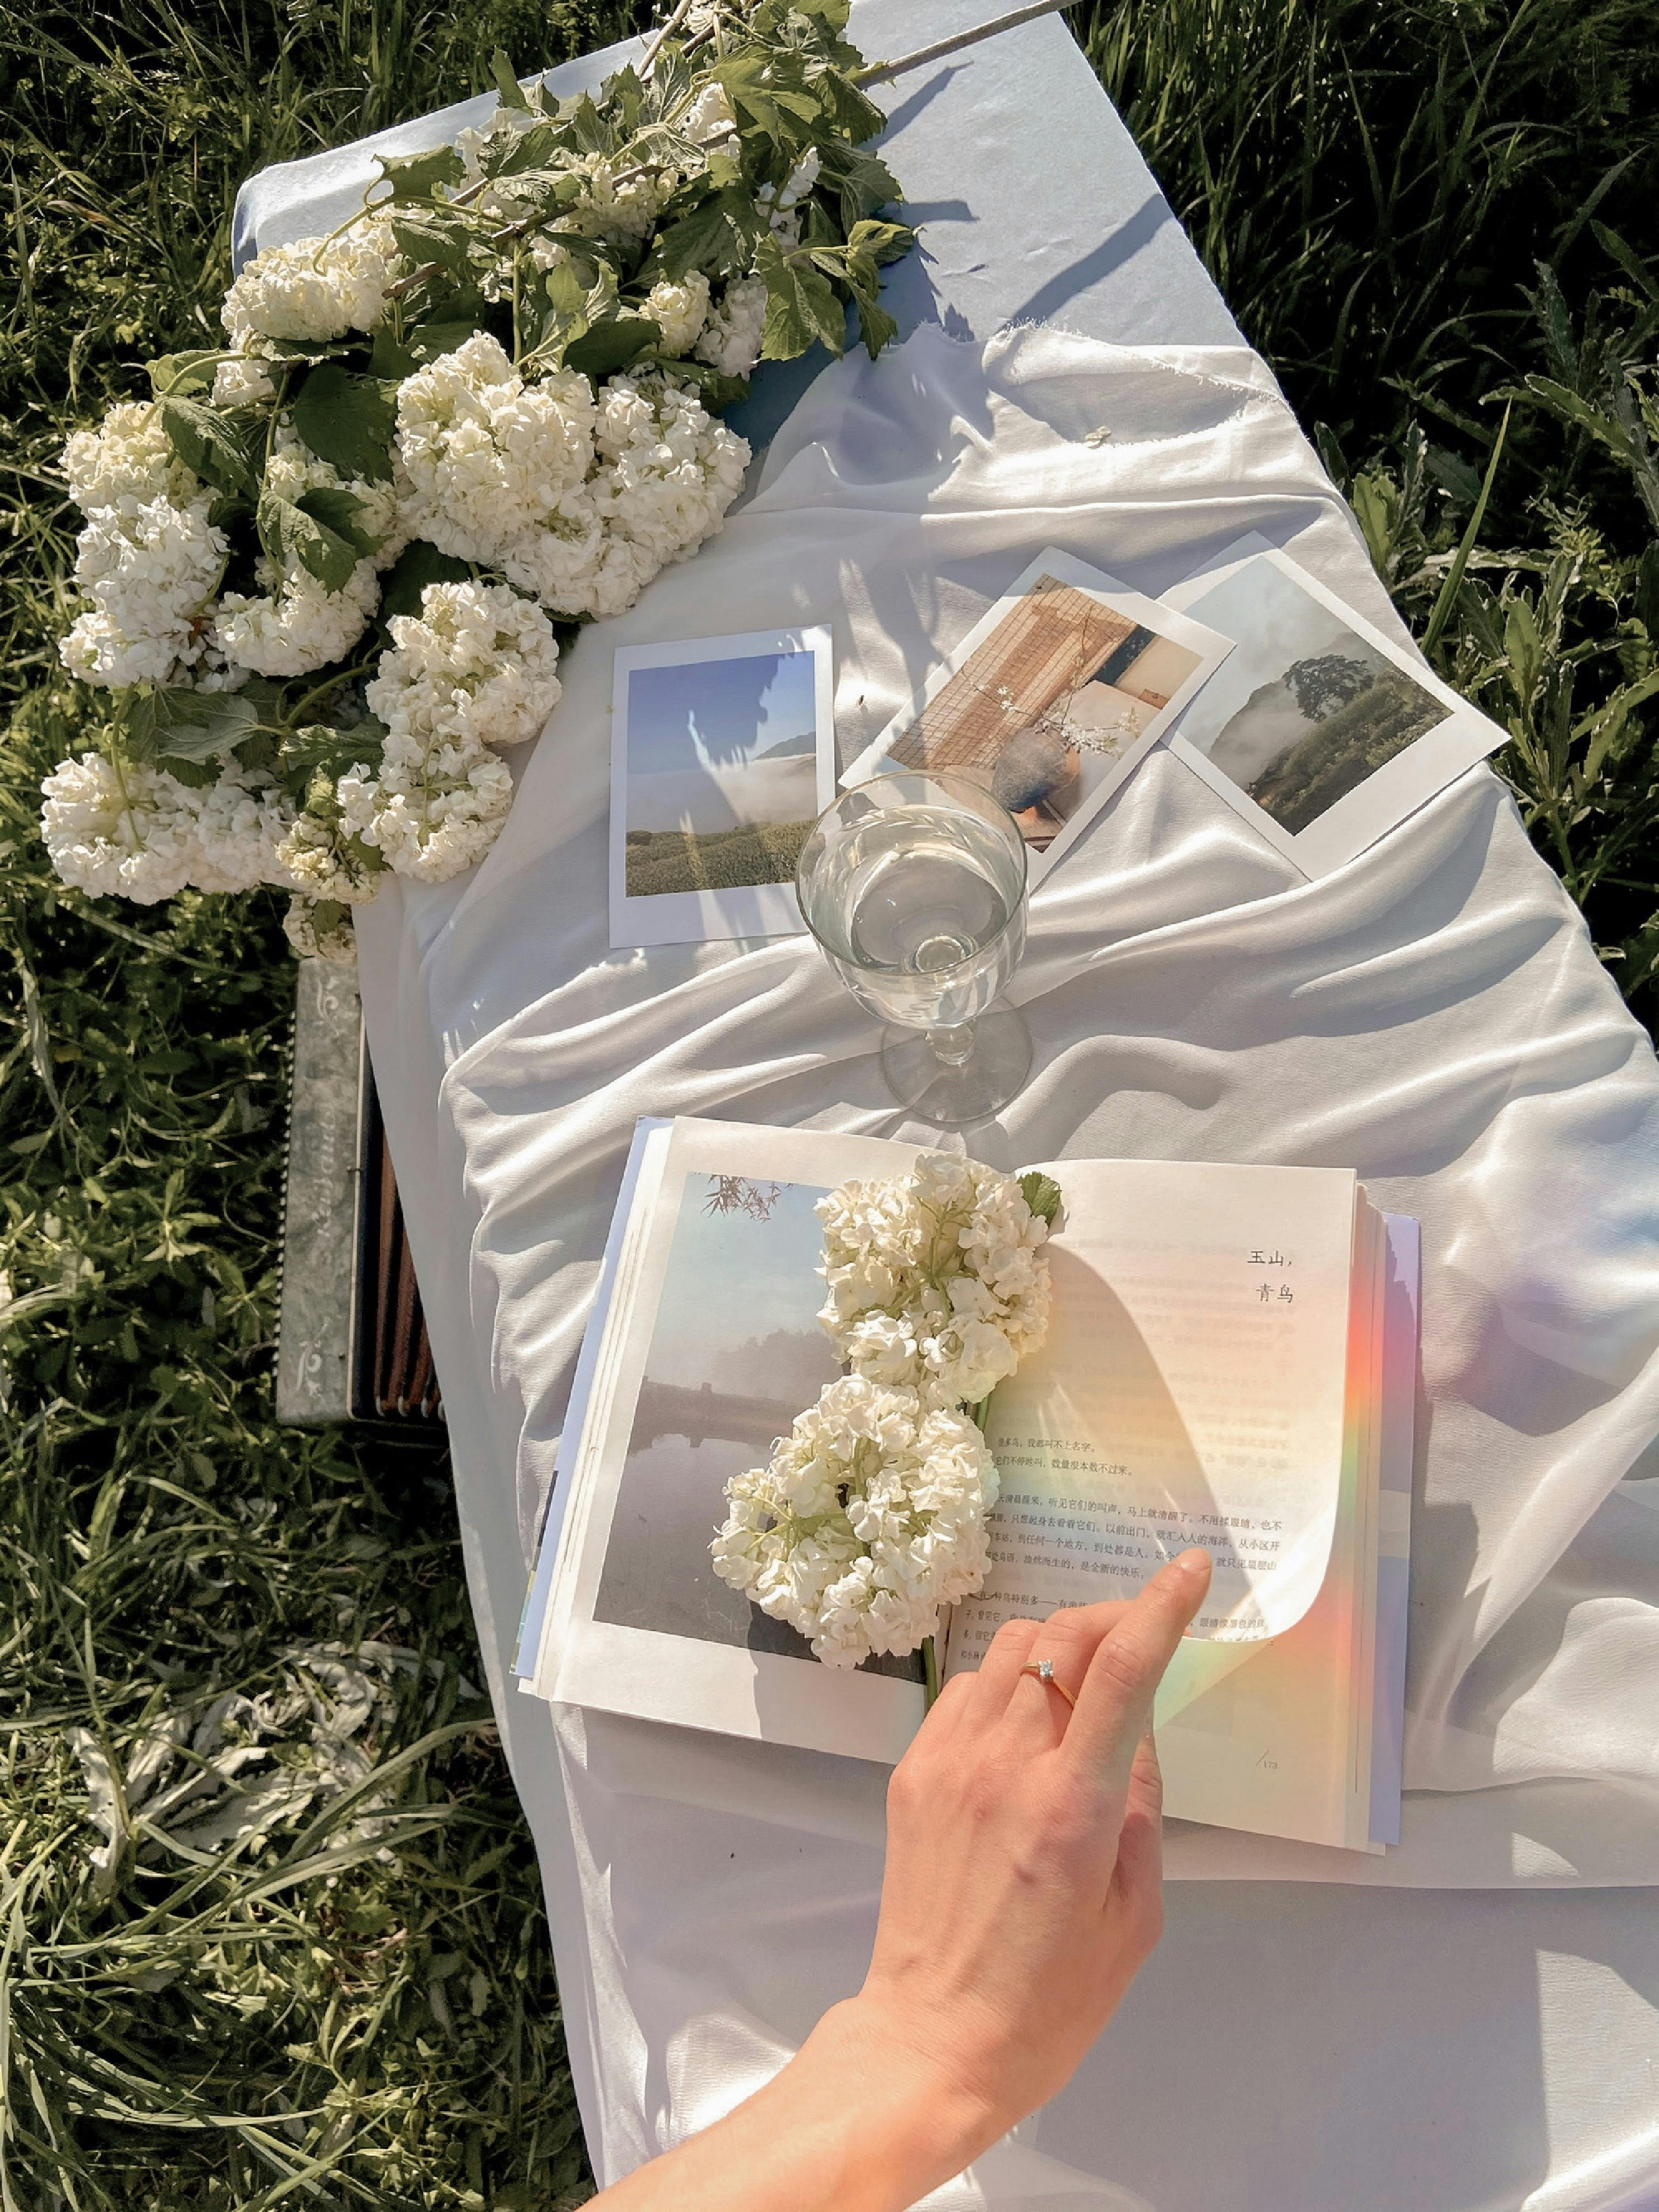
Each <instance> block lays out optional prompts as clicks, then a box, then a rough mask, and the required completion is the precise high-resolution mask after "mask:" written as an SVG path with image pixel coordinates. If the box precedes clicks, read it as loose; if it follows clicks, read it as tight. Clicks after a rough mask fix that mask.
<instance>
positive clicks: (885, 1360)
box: [817, 1152, 1048, 1406]
mask: <svg viewBox="0 0 1659 2212" xmlns="http://www.w3.org/2000/svg"><path fill="white" fill-rule="evenodd" d="M817 1212H818V1218H819V1219H820V1220H821V1221H822V1222H823V1242H824V1265H823V1275H824V1280H825V1283H826V1284H827V1285H828V1288H829V1298H828V1301H827V1303H826V1304H825V1305H824V1307H823V1310H822V1311H821V1313H820V1314H819V1316H818V1319H819V1321H820V1322H821V1324H822V1325H823V1328H824V1330H825V1331H826V1333H827V1334H828V1335H829V1338H830V1340H831V1341H832V1343H833V1344H834V1345H835V1347H836V1352H837V1354H838V1355H839V1357H840V1358H842V1360H844V1361H845V1362H846V1363H847V1364H848V1366H850V1367H851V1368H852V1369H853V1370H854V1373H855V1374H858V1375H862V1376H867V1377H868V1378H869V1379H870V1380H871V1381H872V1382H873V1383H884V1384H886V1385H889V1386H890V1387H908V1388H910V1389H915V1390H918V1391H920V1392H921V1395H922V1396H923V1397H924V1398H925V1399H926V1400H927V1402H928V1403H929V1404H930V1405H935V1406H957V1405H963V1404H966V1405H977V1404H978V1403H979V1401H981V1399H983V1398H984V1397H986V1396H987V1395H988V1394H989V1393H990V1392H991V1391H992V1390H994V1389H995V1387H996V1385H997V1384H998V1383H1000V1382H1002V1381H1003V1380H1004V1379H1005V1377H1006V1376H1010V1375H1012V1373H1013V1371H1014V1370H1015V1368H1016V1367H1017V1366H1018V1364H1019V1362H1020V1360H1021V1359H1022V1358H1024V1356H1025V1354H1026V1353H1027V1352H1031V1351H1034V1350H1035V1349H1036V1346H1038V1345H1039V1344H1041V1343H1042V1339H1043V1337H1044V1335H1045V1334H1046V1333H1047V1331H1048V1255H1047V1254H1046V1253H1045V1252H1044V1251H1043V1249H1042V1245H1043V1243H1044V1241H1045V1239H1046V1238H1047V1237H1048V1224H1047V1223H1046V1222H1045V1221H1044V1220H1043V1219H1042V1218H1041V1216H1040V1215H1037V1214H1035V1213H1033V1212H1032V1211H1031V1209H1030V1206H1029V1205H1028V1204H1027V1202H1026V1199H1025V1194H1024V1192H1023V1191H1022V1190H1021V1188H1020V1187H1019V1184H1018V1182H1017V1181H1016V1180H1015V1178H1014V1177H1013V1176H1006V1175H1001V1174H999V1173H998V1171H997V1170H995V1169H994V1168H987V1167H983V1166H981V1164H979V1163H978V1162H977V1161H975V1160H969V1159H963V1158H956V1157H954V1156H951V1155H947V1154H945V1153H942V1152H928V1153H924V1154H923V1155H922V1156H921V1158H920V1159H918V1160H917V1162H916V1164H915V1167H914V1168H913V1169H912V1170H911V1171H910V1173H909V1174H908V1176H896V1177H894V1178H892V1179H891V1180H890V1181H887V1182H865V1183H860V1182H849V1183H843V1184H842V1187H841V1188H840V1189H838V1190H834V1191H831V1192H830V1194H829V1196H828V1197H827V1198H824V1199H821V1200H819V1202H818V1208H817Z"/></svg>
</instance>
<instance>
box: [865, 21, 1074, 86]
mask: <svg viewBox="0 0 1659 2212" xmlns="http://www.w3.org/2000/svg"><path fill="white" fill-rule="evenodd" d="M1069 5H1070V0H1031V4H1030V6H1029V7H1025V8H1016V9H1014V10H1013V12H1012V15H998V16H996V17H995V18H994V20H993V21H991V22H988V23H981V24H980V25H979V27H978V28H977V29H975V30H972V31H958V32H957V35H956V36H955V37H954V38H952V39H940V40H939V42H938V43H937V45H934V46H919V47H918V48H917V49H916V51H915V53H913V54H904V55H902V56H901V57H900V58H899V59H898V60H897V61H896V62H872V64H871V65H870V67H869V68H868V69H861V70H854V72H853V78H852V81H853V82H854V84H884V83H886V82H887V80H888V79H889V78H890V77H895V76H903V75H904V73H905V71H906V70H913V69H921V67H922V66H923V64H925V63H927V62H938V61H943V60H944V59H945V56H946V55H947V54H955V53H960V52H962V50H963V47H964V46H978V45H979V44H980V42H981V40H985V39H994V38H995V37H997V36H998V34H999V33H1001V32H1003V31H1013V30H1018V27H1019V26H1020V25H1021V24H1022V23H1034V22H1035V21H1036V19H1037V17H1038V16H1039V15H1058V14H1059V13H1060V9H1062V8H1065V7H1067V6H1069Z"/></svg>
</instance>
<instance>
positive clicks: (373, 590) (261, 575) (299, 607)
mask: <svg viewBox="0 0 1659 2212" xmlns="http://www.w3.org/2000/svg"><path fill="white" fill-rule="evenodd" d="M254 573H255V576H256V578H257V580H258V582H259V583H260V584H262V585H263V586H264V591H263V592H260V593H258V594H257V595H255V596H253V597H252V598H250V597H249V596H248V595H247V594H246V592H226V593H225V596H224V597H223V599H221V600H220V602H219V605H218V606H217V607H216V610H215V611H214V615H213V641H214V643H215V644H216V646H217V647H218V648H219V650H220V652H221V653H223V654H224V656H225V658H226V659H227V660H228V661H232V662H234V663H235V664H236V665H239V666H240V667H243V668H251V669H252V670H253V671H255V673H256V674H258V675H260V676H308V675H309V674H310V673H311V671H313V669H316V668H326V667H327V665H328V664H329V662H330V661H331V660H338V659H342V658H343V656H344V655H345V654H346V653H349V652H350V650H351V648H352V647H353V646H354V645H356V642H357V640H358V639H359V638H360V637H361V636H362V634H363V632H364V630H365V629H367V628H368V618H369V617H370V616H371V615H372V614H373V613H374V608H375V605H376V603H377V602H378V600H379V599H380V581H379V579H378V578H377V576H376V575H375V573H374V562H373V561H360V562H358V563H357V565H356V568H354V569H353V570H352V572H351V574H350V575H349V577H348V578H347V580H346V582H345V585H344V586H343V589H342V590H340V591H337V592H331V591H330V590H329V588H328V586H326V585H325V584H322V583H319V581H318V580H317V579H316V577H315V576H313V574H311V572H310V571H309V569H307V568H298V569H296V570H295V572H294V574H292V575H290V576H284V575H283V574H280V573H279V571H278V570H277V569H276V568H275V567H274V565H273V564H272V563H271V562H269V561H267V560H265V559H264V558H263V557H261V559H260V560H259V561H258V562H257V564H256V566H255V571H254Z"/></svg>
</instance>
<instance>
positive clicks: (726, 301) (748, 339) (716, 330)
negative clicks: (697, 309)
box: [696, 276, 766, 376]
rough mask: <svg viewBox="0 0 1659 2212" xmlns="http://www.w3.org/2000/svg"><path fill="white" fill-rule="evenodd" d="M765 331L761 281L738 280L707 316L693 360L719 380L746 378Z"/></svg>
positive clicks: (764, 308) (750, 279)
mask: <svg viewBox="0 0 1659 2212" xmlns="http://www.w3.org/2000/svg"><path fill="white" fill-rule="evenodd" d="M765 330H766V284H765V281H764V279H763V278H762V277H759V276H744V277H740V278H739V279H738V282H737V283H735V284H728V285H727V286H726V295H725V297H724V298H723V299H722V300H721V301H720V305H719V306H718V307H716V308H715V309H714V313H712V314H711V315H710V316H709V318H708V326H707V328H706V329H705V330H704V331H703V334H702V337H700V338H699V339H698V340H697V343H696V356H697V359H698V360H699V361H706V362H710V363H712V365H713V366H714V368H717V369H719V371H720V374H721V375H722V376H747V375H748V374H749V372H750V369H751V368H753V367H754V366H755V363H756V362H757V361H758V360H759V359H760V349H761V339H762V337H763V335H764V333H765Z"/></svg>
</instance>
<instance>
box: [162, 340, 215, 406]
mask: <svg viewBox="0 0 1659 2212" xmlns="http://www.w3.org/2000/svg"><path fill="white" fill-rule="evenodd" d="M224 358H225V356H224V351H223V349H222V348H220V349H217V350H216V351H210V350H208V349H197V351H196V352H194V353H166V354H163V355H162V356H161V359H160V360H159V361H153V362H150V364H149V385H150V390H151V391H152V392H154V393H155V396H156V398H158V399H162V398H167V397H168V396H169V395H172V396H173V397H174V398H180V399H185V398H192V397H194V396H195V395H196V394H197V393H198V392H210V391H211V390H212V388H213V376H214V371H215V370H216V368H218V366H219V363H220V362H222V360H223V359H224Z"/></svg>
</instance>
